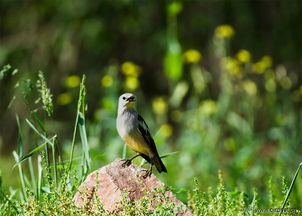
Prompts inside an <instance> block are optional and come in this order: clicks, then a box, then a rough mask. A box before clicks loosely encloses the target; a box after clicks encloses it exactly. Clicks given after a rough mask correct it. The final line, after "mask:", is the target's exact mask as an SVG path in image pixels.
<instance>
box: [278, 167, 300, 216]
mask: <svg viewBox="0 0 302 216" xmlns="http://www.w3.org/2000/svg"><path fill="white" fill-rule="evenodd" d="M301 167H302V162H301V163H300V164H299V166H298V169H297V171H296V173H295V175H294V178H293V180H292V182H291V184H290V187H289V189H288V191H287V193H286V197H285V199H284V201H283V204H282V207H281V209H284V206H285V204H286V202H287V200H288V198H289V195H290V193H291V192H292V189H293V187H294V184H295V182H296V179H297V176H298V174H299V171H300V168H301ZM281 215H282V211H280V213H279V216H281Z"/></svg>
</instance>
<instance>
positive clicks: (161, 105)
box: [152, 97, 168, 115]
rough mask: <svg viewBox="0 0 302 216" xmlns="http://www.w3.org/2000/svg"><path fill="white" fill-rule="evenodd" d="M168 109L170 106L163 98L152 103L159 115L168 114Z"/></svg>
mask: <svg viewBox="0 0 302 216" xmlns="http://www.w3.org/2000/svg"><path fill="white" fill-rule="evenodd" d="M167 108H168V105H167V103H166V101H165V100H164V99H163V98H162V97H158V98H155V99H154V100H153V102H152V109H153V111H154V112H155V113H156V114H158V115H161V114H164V113H166V111H167Z"/></svg>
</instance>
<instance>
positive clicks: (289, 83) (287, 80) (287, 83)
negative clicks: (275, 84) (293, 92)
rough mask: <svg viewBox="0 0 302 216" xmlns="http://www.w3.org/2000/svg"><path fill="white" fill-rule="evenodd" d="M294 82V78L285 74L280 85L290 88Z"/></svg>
mask: <svg viewBox="0 0 302 216" xmlns="http://www.w3.org/2000/svg"><path fill="white" fill-rule="evenodd" d="M292 84H293V83H292V80H291V79H290V78H289V77H288V76H284V77H282V78H281V79H280V85H281V87H282V88H284V89H290V88H291V87H292Z"/></svg>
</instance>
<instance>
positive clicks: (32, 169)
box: [28, 157, 37, 191]
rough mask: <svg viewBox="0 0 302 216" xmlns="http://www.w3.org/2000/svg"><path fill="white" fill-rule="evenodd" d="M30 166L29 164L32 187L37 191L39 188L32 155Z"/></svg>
mask: <svg viewBox="0 0 302 216" xmlns="http://www.w3.org/2000/svg"><path fill="white" fill-rule="evenodd" d="M28 166H29V173H30V177H31V184H32V188H33V189H34V191H36V190H37V185H36V178H35V173H34V168H33V163H32V159H31V157H29V158H28Z"/></svg>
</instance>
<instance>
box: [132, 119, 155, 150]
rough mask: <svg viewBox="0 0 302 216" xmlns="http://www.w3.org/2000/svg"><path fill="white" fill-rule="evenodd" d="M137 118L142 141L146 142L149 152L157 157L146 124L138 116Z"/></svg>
mask: <svg viewBox="0 0 302 216" xmlns="http://www.w3.org/2000/svg"><path fill="white" fill-rule="evenodd" d="M137 118H138V129H139V132H140V133H141V134H142V136H143V137H144V140H145V141H146V143H147V144H148V146H149V147H150V149H151V151H152V152H153V153H154V154H156V155H158V153H157V150H156V146H155V143H154V140H153V138H152V136H151V134H150V132H149V127H148V125H147V124H146V122H145V120H144V119H143V117H141V116H140V115H139V114H138V116H137Z"/></svg>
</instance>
